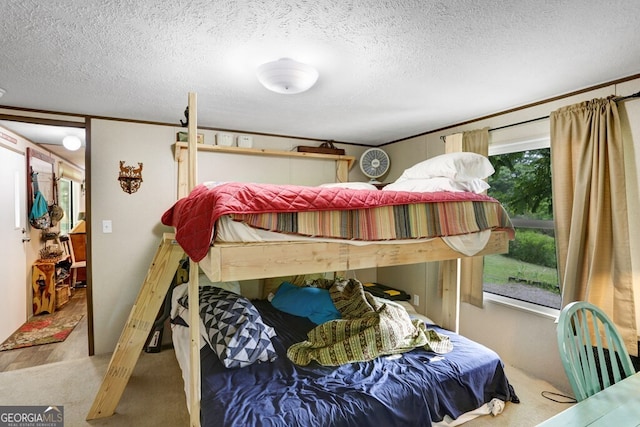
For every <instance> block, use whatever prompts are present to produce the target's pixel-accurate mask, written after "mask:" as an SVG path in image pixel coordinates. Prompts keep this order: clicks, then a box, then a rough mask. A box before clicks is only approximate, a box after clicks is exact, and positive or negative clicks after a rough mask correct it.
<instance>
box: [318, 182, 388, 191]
mask: <svg viewBox="0 0 640 427" xmlns="http://www.w3.org/2000/svg"><path fill="white" fill-rule="evenodd" d="M320 187H327V188H349V189H351V190H378V188H376V186H375V185H373V184H369V183H368V182H330V183H328V184H321V185H320Z"/></svg>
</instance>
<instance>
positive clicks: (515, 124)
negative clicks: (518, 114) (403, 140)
mask: <svg viewBox="0 0 640 427" xmlns="http://www.w3.org/2000/svg"><path fill="white" fill-rule="evenodd" d="M633 98H640V92H636V93H633V94H631V95H626V96H617V97H615V98H612V99H613V101H614V102H621V101H626V100H628V99H633ZM548 118H549V116H548V115H547V116H543V117H538V118H535V119H530V120H524V121H522V122H517V123H511V124H508V125H504V126H500V127H497V128H491V129H489V132H493V131H494V130H500V129H506V128H510V127H514V126H520V125H525V124H527V123H532V122H537V121H539V120H544V119H548ZM446 138H447V135H440V139H441V140H442V142H445V141H446Z"/></svg>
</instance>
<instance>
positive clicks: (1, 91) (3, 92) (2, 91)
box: [0, 87, 7, 98]
mask: <svg viewBox="0 0 640 427" xmlns="http://www.w3.org/2000/svg"><path fill="white" fill-rule="evenodd" d="M5 93H7V91H6V90H4V89H2V88H1V87H0V98H2V95H4V94H5Z"/></svg>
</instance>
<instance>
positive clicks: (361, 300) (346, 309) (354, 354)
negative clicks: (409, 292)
mask: <svg viewBox="0 0 640 427" xmlns="http://www.w3.org/2000/svg"><path fill="white" fill-rule="evenodd" d="M329 293H330V295H331V298H332V300H333V302H334V304H335V306H336V308H337V309H338V311H339V312H340V313H341V315H342V318H341V319H336V320H331V321H329V322H325V323H323V324H321V325H318V326H317V327H315V328H314V329H312V330H311V331H309V334H308V336H307V338H308V339H307V341H303V342H300V343H297V344H294V345H292V346H291V347H289V349H288V351H287V357H288V358H289V359H290V360H291V361H292V362H294V363H295V364H298V365H308V364H309V363H310V362H311V361H312V360H315V361H317V362H318V363H320V364H321V365H325V366H338V365H342V364H345V363H352V362H364V361H368V360H373V359H375V358H376V357H378V356H383V355H389V354H398V353H404V352H407V351H410V350H413V349H414V348H416V347H422V346H424V347H425V348H426V349H427V350H432V351H436V352H439V353H446V352H449V351H451V349H452V346H451V344H450V342H449V339H448V337H446V336H444V335H440V334H438V333H436V332H435V331H427V329H426V327H425V326H424V323H423V322H421V321H419V320H414V321H412V320H411V319H410V318H409V315H408V313H407V311H406V310H405V309H404V308H403V307H401V306H399V305H396V304H393V303H384V302H381V301H380V300H378V299H376V298H374V297H373V296H372V295H371V294H370V293H369V292H365V291H364V288H363V286H362V283H360V282H358V281H357V280H353V279H351V280H337V281H336V282H335V283H334V284H333V286H331V288H330V289H329Z"/></svg>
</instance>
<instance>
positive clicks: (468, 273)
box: [445, 127, 489, 307]
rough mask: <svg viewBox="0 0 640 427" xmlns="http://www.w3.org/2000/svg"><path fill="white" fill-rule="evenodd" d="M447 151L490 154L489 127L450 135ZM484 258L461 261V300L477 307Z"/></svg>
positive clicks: (479, 297)
mask: <svg viewBox="0 0 640 427" xmlns="http://www.w3.org/2000/svg"><path fill="white" fill-rule="evenodd" d="M445 151H446V152H447V153H452V152H456V151H468V152H473V153H478V154H482V155H483V156H488V155H489V128H488V127H486V128H483V129H477V130H472V131H468V132H463V133H462V134H455V135H450V136H448V137H447V138H446V147H445ZM483 260H484V258H483V257H467V258H462V259H461V261H460V262H461V266H460V300H461V301H462V302H468V303H470V304H473V305H475V306H477V307H482V306H483V298H482V295H483V294H482V292H483V280H482V272H483V271H482V269H483Z"/></svg>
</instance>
